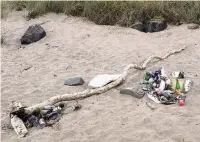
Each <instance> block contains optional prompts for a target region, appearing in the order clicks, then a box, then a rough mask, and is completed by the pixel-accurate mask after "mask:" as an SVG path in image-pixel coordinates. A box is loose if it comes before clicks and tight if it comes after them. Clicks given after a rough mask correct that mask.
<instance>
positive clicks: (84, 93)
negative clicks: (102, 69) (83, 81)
mask: <svg viewBox="0 0 200 142" xmlns="http://www.w3.org/2000/svg"><path fill="white" fill-rule="evenodd" d="M185 49H186V47H183V48H179V49H177V50H172V51H170V52H168V53H167V54H165V55H163V56H155V55H152V56H150V57H149V58H147V59H146V60H145V61H144V62H143V63H142V64H141V65H137V64H129V65H127V66H126V67H125V68H124V71H123V73H122V75H121V77H119V78H118V79H117V80H115V81H113V82H111V83H109V84H107V85H106V86H104V87H101V88H96V89H86V90H84V91H82V92H77V93H72V94H62V95H57V96H54V97H51V98H50V99H48V100H46V101H45V102H43V103H39V104H36V105H33V106H30V107H27V108H25V112H26V113H29V114H30V113H32V112H33V111H34V110H36V109H40V108H42V107H44V106H45V105H53V104H56V103H58V102H61V101H71V100H77V99H83V98H86V97H89V96H92V95H95V94H101V93H104V92H106V91H108V90H110V89H111V88H114V87H116V86H117V85H119V84H121V83H122V82H123V80H125V78H126V76H127V75H128V71H129V69H131V68H135V69H137V70H144V69H145V68H146V67H147V64H148V63H149V62H150V61H151V60H153V59H158V60H163V59H166V58H167V57H169V56H170V55H172V54H175V53H179V52H181V51H182V50H185Z"/></svg>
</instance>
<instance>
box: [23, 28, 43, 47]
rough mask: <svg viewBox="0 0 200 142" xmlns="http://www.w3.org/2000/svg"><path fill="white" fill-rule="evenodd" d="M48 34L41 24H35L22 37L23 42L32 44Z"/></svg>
mask: <svg viewBox="0 0 200 142" xmlns="http://www.w3.org/2000/svg"><path fill="white" fill-rule="evenodd" d="M45 36H46V32H45V30H44V29H43V28H42V27H41V26H40V25H33V26H30V27H29V28H28V30H27V31H26V32H25V34H24V35H23V36H22V38H21V44H30V43H33V42H36V41H39V40H40V39H42V38H43V37H45Z"/></svg>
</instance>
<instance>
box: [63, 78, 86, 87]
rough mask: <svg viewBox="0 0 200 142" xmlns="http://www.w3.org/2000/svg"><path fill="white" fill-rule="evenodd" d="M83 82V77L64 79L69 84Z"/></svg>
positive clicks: (73, 84)
mask: <svg viewBox="0 0 200 142" xmlns="http://www.w3.org/2000/svg"><path fill="white" fill-rule="evenodd" d="M83 83H84V80H83V79H82V78H81V77H74V78H69V79H67V80H65V81H64V84H65V85H69V86H75V85H82V84H83Z"/></svg>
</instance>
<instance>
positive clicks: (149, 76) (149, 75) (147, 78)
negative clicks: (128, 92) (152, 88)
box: [145, 72, 151, 81]
mask: <svg viewBox="0 0 200 142" xmlns="http://www.w3.org/2000/svg"><path fill="white" fill-rule="evenodd" d="M150 78H151V73H150V72H146V74H145V80H146V81H149V79H150Z"/></svg>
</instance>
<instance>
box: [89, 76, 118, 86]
mask: <svg viewBox="0 0 200 142" xmlns="http://www.w3.org/2000/svg"><path fill="white" fill-rule="evenodd" d="M120 76H121V74H115V75H108V74H101V75H97V76H95V77H94V78H93V79H92V80H91V81H90V82H89V84H88V85H89V86H90V87H92V88H99V87H103V86H105V85H106V84H108V83H110V82H113V81H115V80H116V79H118V78H119V77H120Z"/></svg>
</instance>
